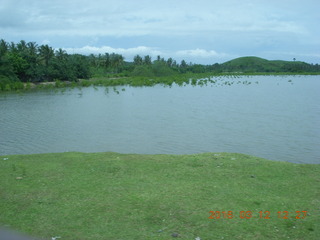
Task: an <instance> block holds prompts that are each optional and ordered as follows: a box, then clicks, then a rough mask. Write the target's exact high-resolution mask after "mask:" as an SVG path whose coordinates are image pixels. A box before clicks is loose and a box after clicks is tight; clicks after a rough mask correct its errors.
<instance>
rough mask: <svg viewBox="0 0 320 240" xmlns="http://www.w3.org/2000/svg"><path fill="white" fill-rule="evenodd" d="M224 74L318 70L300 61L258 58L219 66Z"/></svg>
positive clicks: (241, 59) (233, 61)
mask: <svg viewBox="0 0 320 240" xmlns="http://www.w3.org/2000/svg"><path fill="white" fill-rule="evenodd" d="M220 67H221V70H222V71H224V72H250V73H255V72H313V71H315V70H316V69H318V71H319V70H320V69H319V66H318V65H312V64H308V63H305V62H300V61H282V60H267V59H263V58H259V57H240V58H236V59H233V60H231V61H228V62H225V63H223V64H221V65H220Z"/></svg>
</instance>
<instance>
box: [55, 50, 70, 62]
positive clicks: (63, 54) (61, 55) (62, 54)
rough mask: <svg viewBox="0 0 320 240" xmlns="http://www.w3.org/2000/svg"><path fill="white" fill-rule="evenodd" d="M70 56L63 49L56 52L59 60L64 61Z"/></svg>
mask: <svg viewBox="0 0 320 240" xmlns="http://www.w3.org/2000/svg"><path fill="white" fill-rule="evenodd" d="M67 56H68V54H67V52H66V51H65V50H63V49H62V48H59V49H58V51H56V57H57V58H58V60H60V61H63V60H65V59H66V57H67Z"/></svg>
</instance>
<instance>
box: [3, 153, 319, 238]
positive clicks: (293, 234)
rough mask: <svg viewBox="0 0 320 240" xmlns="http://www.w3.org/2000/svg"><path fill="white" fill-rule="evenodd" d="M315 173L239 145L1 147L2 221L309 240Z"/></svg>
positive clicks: (115, 232)
mask: <svg viewBox="0 0 320 240" xmlns="http://www.w3.org/2000/svg"><path fill="white" fill-rule="evenodd" d="M279 160H280V159H279ZM319 174H320V165H317V164H293V163H288V162H276V161H268V160H265V159H261V158H257V157H253V156H248V155H243V154H235V153H205V154H194V155H139V154H117V153H75V152H69V153H51V154H50V153H49V154H34V155H10V156H2V157H1V158H0V181H1V185H0V192H1V198H0V212H1V214H0V225H5V226H8V227H11V228H13V229H16V230H19V231H22V232H25V233H28V234H30V235H33V236H38V237H39V238H40V239H51V238H53V237H54V236H60V237H61V239H62V240H63V239H68V240H79V239H86V240H91V239H92V240H104V239H115V240H117V239H149V240H152V239H157V240H162V239H163V240H167V239H175V238H173V237H176V239H199V238H200V239H268V240H269V239H297V240H298V239H308V240H309V239H311V240H313V239H319V234H320V228H319V194H320V193H319V184H318V182H319ZM210 211H214V212H215V213H216V214H215V215H213V214H212V213H211V212H210ZM217 211H219V212H220V213H221V214H220V215H219V214H218V212H217ZM296 211H298V212H296ZM303 211H305V212H303ZM304 213H306V214H304ZM0 238H1V237H0Z"/></svg>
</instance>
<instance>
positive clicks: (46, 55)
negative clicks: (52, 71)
mask: <svg viewBox="0 0 320 240" xmlns="http://www.w3.org/2000/svg"><path fill="white" fill-rule="evenodd" d="M40 57H41V58H42V59H43V61H44V64H45V66H46V67H48V66H49V61H50V60H51V59H52V58H53V57H54V50H53V48H52V47H49V46H48V45H41V46H40Z"/></svg>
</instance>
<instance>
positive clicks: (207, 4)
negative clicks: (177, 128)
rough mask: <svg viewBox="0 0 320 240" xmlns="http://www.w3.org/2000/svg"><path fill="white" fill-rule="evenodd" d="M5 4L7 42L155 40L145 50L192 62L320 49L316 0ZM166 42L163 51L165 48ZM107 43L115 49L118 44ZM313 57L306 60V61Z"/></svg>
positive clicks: (0, 17)
mask: <svg viewBox="0 0 320 240" xmlns="http://www.w3.org/2000/svg"><path fill="white" fill-rule="evenodd" d="M2 2H3V3H2V4H1V6H0V31H1V37H2V38H4V39H6V40H8V41H19V40H21V39H25V40H29V39H30V40H36V41H39V42H42V41H44V40H48V41H50V42H51V43H55V42H59V43H61V39H65V44H64V46H66V45H67V46H71V45H72V44H74V47H76V46H77V47H80V48H81V47H84V46H89V45H90V46H91V44H92V40H89V39H106V38H110V39H113V41H116V39H119V40H121V42H122V43H123V46H121V47H120V48H123V49H129V48H137V47H138V46H146V44H145V42H144V41H143V38H144V37H146V38H148V41H149V42H150V39H153V40H152V46H153V47H150V46H149V47H148V46H147V48H148V49H153V48H155V47H160V45H161V46H162V50H161V52H168V51H171V53H172V54H178V53H180V54H181V53H182V52H183V51H185V52H184V53H185V55H186V56H188V57H190V58H191V57H196V56H195V54H196V53H198V54H199V55H198V57H203V56H204V55H206V56H211V57H212V58H213V59H215V58H216V59H219V57H221V56H222V55H221V54H217V55H215V54H212V53H211V54H210V51H213V50H212V49H214V51H216V52H218V53H221V52H224V53H225V54H224V55H223V56H225V58H227V56H234V55H242V54H245V55H246V53H248V54H249V52H250V55H252V54H254V55H259V54H262V53H264V52H274V51H277V50H278V49H281V47H282V48H284V49H286V50H285V51H286V52H290V51H297V52H298V51H300V52H301V53H303V51H304V49H308V50H307V51H308V52H305V55H306V56H310V55H312V54H313V55H317V54H314V53H312V52H316V51H318V52H317V53H319V45H320V43H319V42H320V41H319V39H320V34H319V31H318V30H317V29H318V27H317V24H318V22H319V21H320V17H319V14H318V9H319V8H320V2H319V1H318V0H305V1H300V0H290V1H289V0H243V1H241V2H239V1H237V0H225V1H216V0H185V1H180V0H162V1H149V0H136V1H131V0H107V1H105V0H91V1H85V0H78V1H73V0H72V1H71V0H64V1H62V0H55V1H50V0H29V1H19V0H2ZM26 38H29V39H26ZM31 38H32V39H31ZM133 38H136V39H139V41H140V42H139V43H138V45H136V46H133V47H132V46H130V42H126V41H125V40H126V39H133ZM204 38H205V39H204ZM177 39H179V40H181V39H182V40H183V43H182V44H183V47H182V46H181V47H180V48H179V46H177V44H176V41H177ZM170 41H171V42H172V44H170ZM164 42H166V44H167V45H166V46H163V45H164ZM95 43H96V44H98V45H97V46H95V47H98V48H100V47H102V46H106V44H105V43H102V42H99V41H96V42H95ZM79 45H81V46H79ZM108 45H109V46H113V45H117V41H116V42H113V43H112V42H111V43H110V42H109V43H108ZM172 46H175V49H172V48H173V47H172ZM55 47H63V46H55ZM113 48H115V49H117V48H118V47H114V46H113ZM185 49H188V50H185ZM192 49H193V50H192ZM197 49H198V50H199V49H201V50H203V51H198V50H197ZM186 51H189V52H186ZM191 53H192V54H191ZM177 56H178V55H177ZM262 57H263V56H262ZM208 58H209V57H208ZM310 58H311V57H309V58H308V57H306V60H307V59H310ZM208 61H209V60H208Z"/></svg>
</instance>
